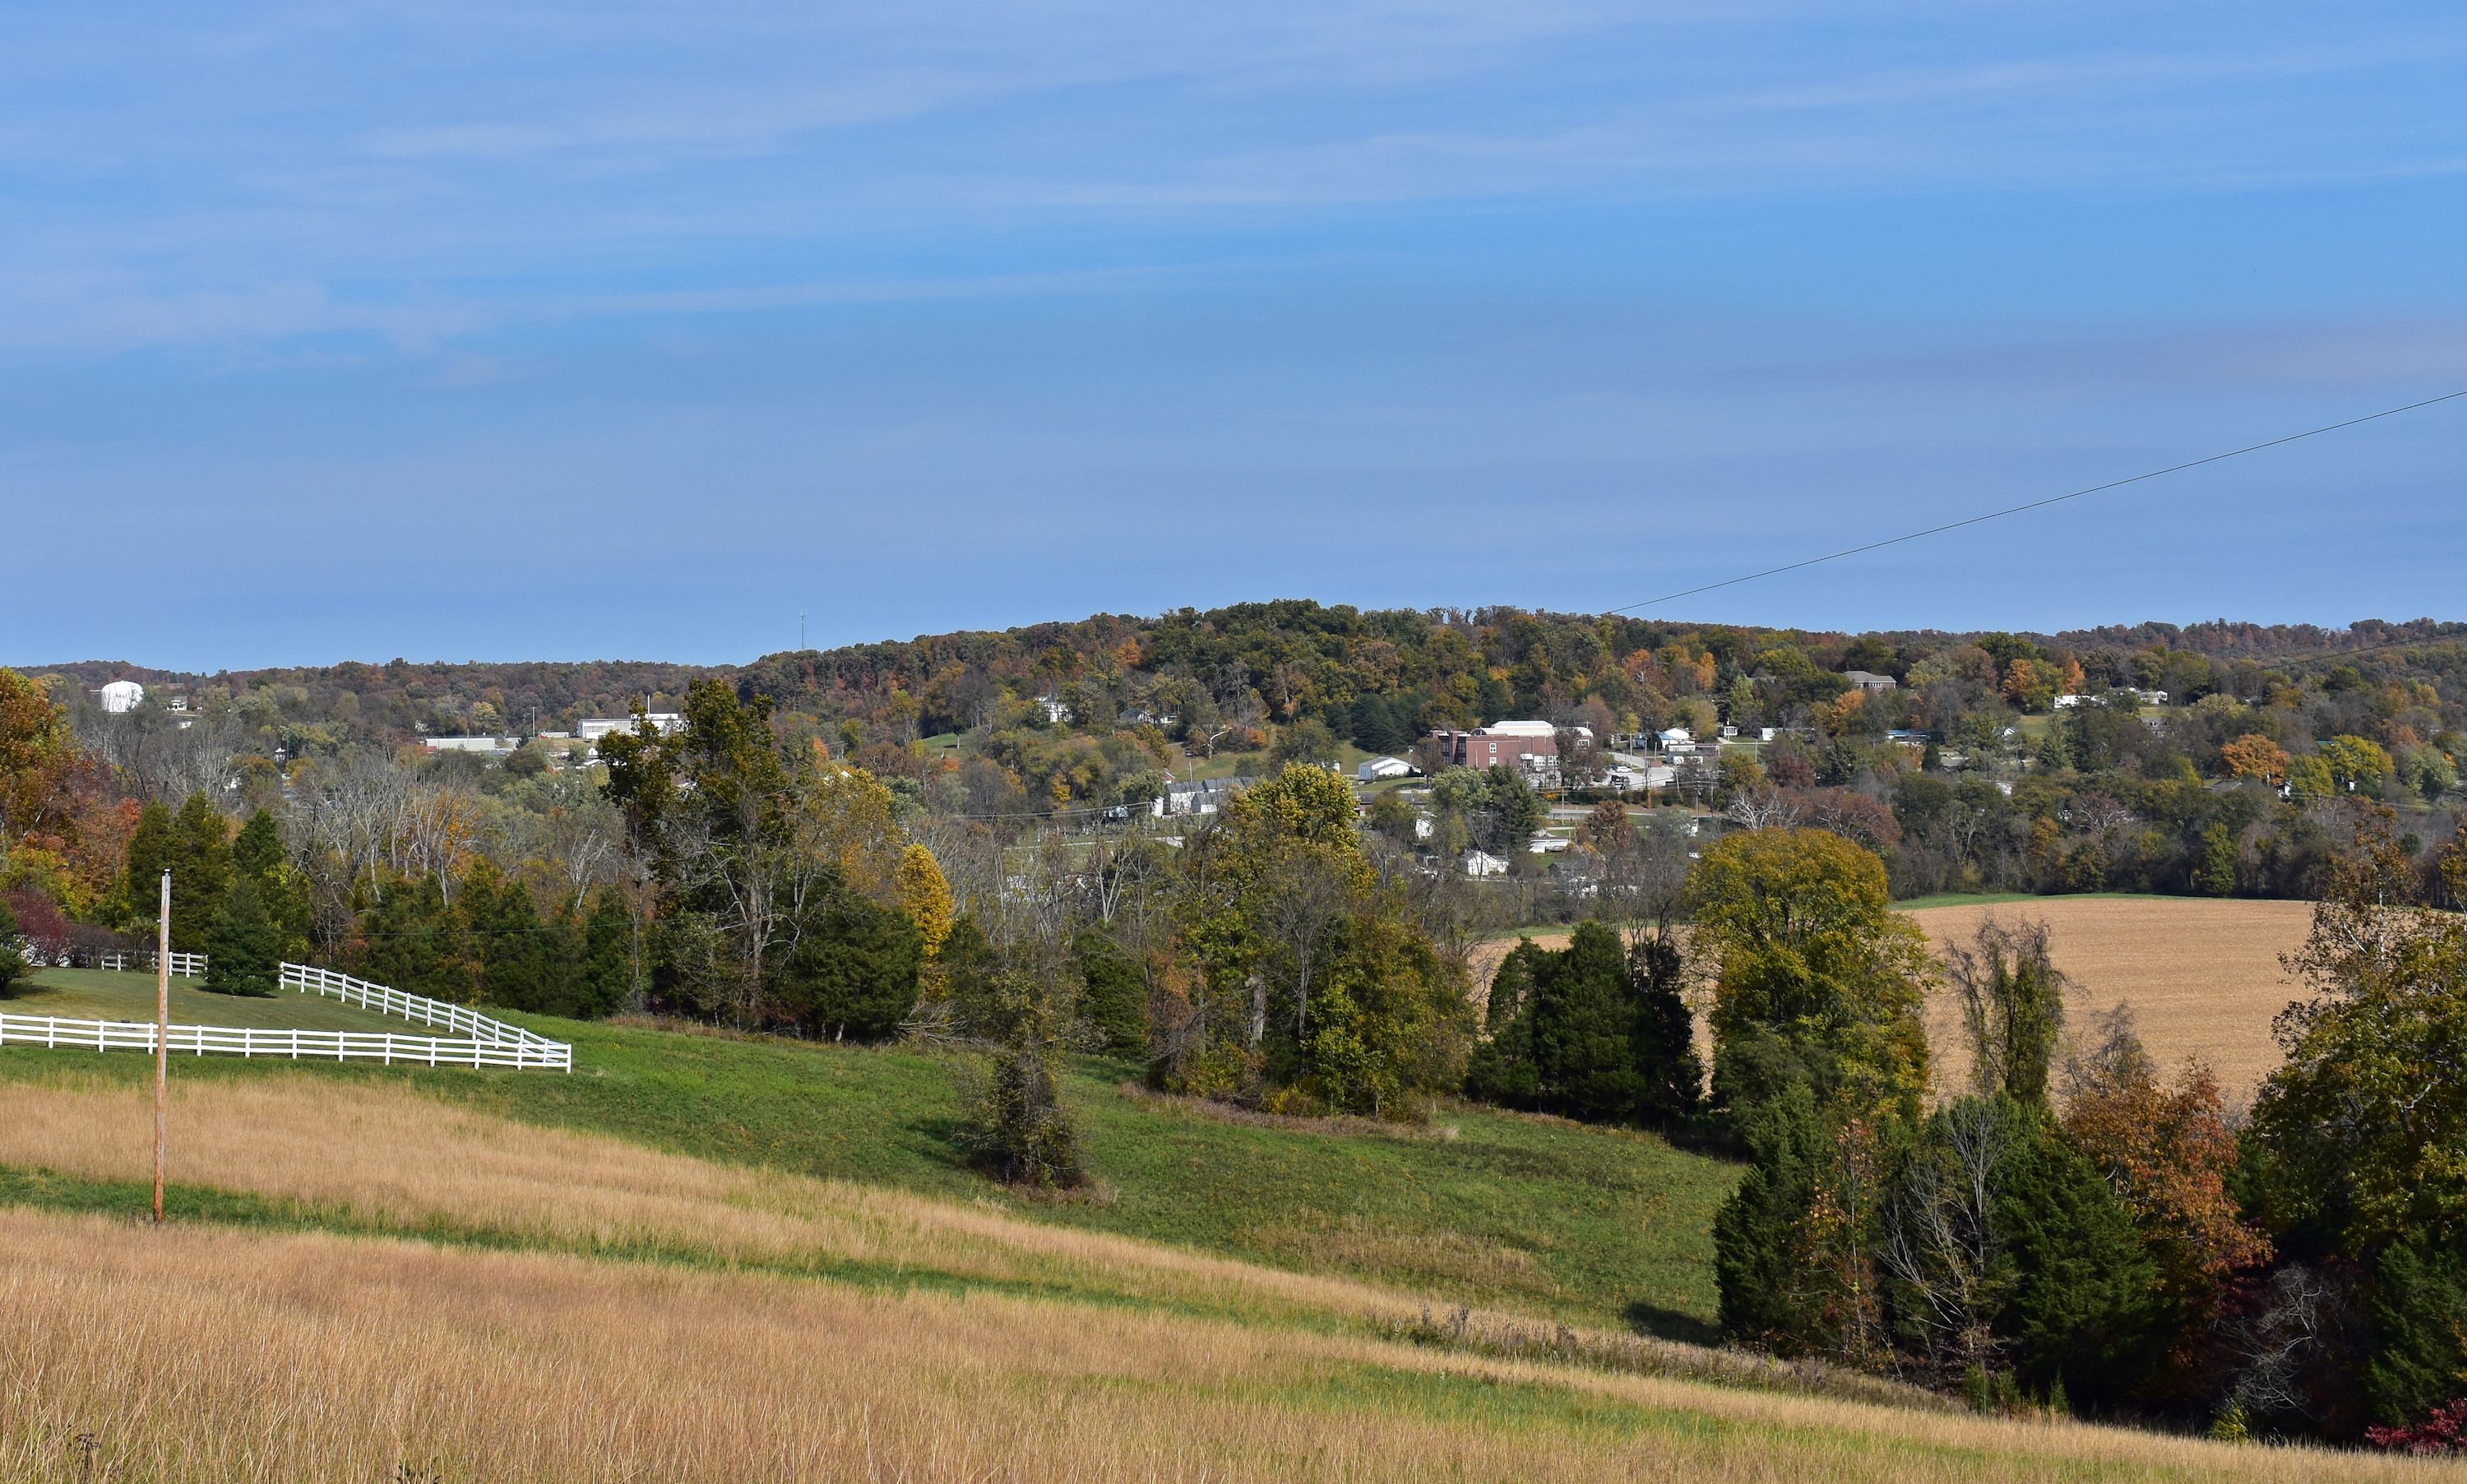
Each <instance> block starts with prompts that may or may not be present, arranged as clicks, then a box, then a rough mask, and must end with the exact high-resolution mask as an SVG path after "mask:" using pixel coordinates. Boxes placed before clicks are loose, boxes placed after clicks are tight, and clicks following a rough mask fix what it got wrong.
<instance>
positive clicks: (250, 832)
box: [231, 809, 308, 958]
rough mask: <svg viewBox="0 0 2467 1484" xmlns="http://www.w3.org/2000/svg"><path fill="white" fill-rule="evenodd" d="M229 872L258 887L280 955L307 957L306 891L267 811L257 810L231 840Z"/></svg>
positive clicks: (279, 826)
mask: <svg viewBox="0 0 2467 1484" xmlns="http://www.w3.org/2000/svg"><path fill="white" fill-rule="evenodd" d="M231 850H232V872H233V875H234V876H235V878H238V877H243V876H244V877H247V878H248V879H250V880H252V881H254V882H256V883H257V894H258V898H259V900H260V901H261V902H263V903H264V905H265V913H266V916H267V917H268V918H269V919H270V920H271V921H272V922H273V923H274V926H275V930H276V932H277V933H278V935H279V936H280V937H281V938H282V942H283V956H284V957H288V958H305V957H306V956H307V954H308V890H307V885H306V883H305V882H304V881H302V880H301V878H300V873H299V872H298V871H296V870H294V869H293V868H292V866H291V856H290V853H289V852H288V851H286V850H285V849H284V848H283V827H282V823H281V821H278V820H277V819H276V818H275V816H274V811H272V810H270V809H260V810H259V811H258V812H257V813H255V814H253V815H250V816H249V817H248V822H247V823H245V824H243V825H241V826H240V827H239V833H238V834H237V835H235V836H233V837H232V845H231Z"/></svg>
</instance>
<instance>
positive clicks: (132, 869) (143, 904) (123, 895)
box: [120, 801, 171, 927]
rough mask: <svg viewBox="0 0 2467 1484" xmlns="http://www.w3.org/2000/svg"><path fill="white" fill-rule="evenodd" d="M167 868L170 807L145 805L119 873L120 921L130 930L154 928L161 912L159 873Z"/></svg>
mask: <svg viewBox="0 0 2467 1484" xmlns="http://www.w3.org/2000/svg"><path fill="white" fill-rule="evenodd" d="M170 865H171V806H170V805H169V804H166V803H162V802H159V801H157V802H154V803H149V804H147V806H146V807H145V808H143V809H141V810H139V811H138V813H137V828H136V830H135V831H134V832H133V833H131V834H130V835H129V837H128V855H127V858H126V864H125V865H124V866H123V867H122V869H121V873H120V920H121V921H122V922H124V923H126V924H128V925H130V926H131V927H135V926H138V925H140V924H143V925H145V926H147V927H152V926H153V925H154V921H155V916H156V913H157V912H159V911H161V904H162V895H161V893H162V889H163V872H164V871H166V870H168V869H169V868H170Z"/></svg>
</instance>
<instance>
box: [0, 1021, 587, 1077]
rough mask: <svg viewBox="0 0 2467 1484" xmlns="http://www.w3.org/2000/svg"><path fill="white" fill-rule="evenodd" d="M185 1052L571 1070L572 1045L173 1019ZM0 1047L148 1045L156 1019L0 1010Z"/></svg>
mask: <svg viewBox="0 0 2467 1484" xmlns="http://www.w3.org/2000/svg"><path fill="white" fill-rule="evenodd" d="M167 1044H168V1045H169V1046H170V1048H171V1049H172V1050H173V1051H176V1052H179V1053H181V1054H183V1055H190V1056H205V1055H208V1054H212V1055H216V1056H250V1057H257V1056H272V1057H287V1058H289V1059H290V1060H292V1061H295V1062H296V1061H300V1060H303V1059H311V1060H316V1061H334V1062H383V1063H385V1064H386V1065H387V1066H389V1067H392V1066H395V1065H396V1064H409V1065H416V1066H423V1067H519V1068H538V1069H541V1070H548V1071H572V1070H573V1069H574V1050H573V1048H572V1047H571V1046H566V1045H565V1044H564V1043H562V1042H555V1041H540V1040H538V1038H536V1037H534V1038H533V1042H532V1044H530V1045H513V1044H505V1045H500V1044H498V1043H495V1042H488V1041H455V1040H447V1039H445V1038H443V1037H439V1036H397V1035H395V1034H394V1033H393V1032H391V1031H358V1030H252V1029H248V1028H245V1027H239V1026H226V1025H174V1026H172V1027H171V1030H170V1038H169V1040H168V1042H167ZM0 1046H53V1047H67V1048H70V1049H76V1050H87V1051H151V1050H153V1049H154V1026H153V1025H152V1024H151V1023H148V1022H145V1021H72V1020H63V1019H61V1018H60V1017H58V1016H54V1015H6V1014H0Z"/></svg>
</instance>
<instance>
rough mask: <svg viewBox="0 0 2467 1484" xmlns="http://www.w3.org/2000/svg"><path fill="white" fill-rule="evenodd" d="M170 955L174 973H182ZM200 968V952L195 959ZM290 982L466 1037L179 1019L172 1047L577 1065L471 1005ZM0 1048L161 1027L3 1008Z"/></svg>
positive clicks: (401, 1060) (349, 1058) (91, 1046)
mask: <svg viewBox="0 0 2467 1484" xmlns="http://www.w3.org/2000/svg"><path fill="white" fill-rule="evenodd" d="M180 957H181V956H180V955H177V954H175V955H173V956H172V969H171V972H173V973H174V974H177V973H179V972H180V969H179V959H180ZM190 957H193V958H195V959H196V960H197V961H198V963H199V965H200V966H202V965H203V963H204V961H205V956H203V955H201V954H198V955H190ZM282 981H283V986H284V987H285V988H289V989H295V990H298V991H300V992H301V993H302V994H312V995H319V996H323V997H325V998H327V999H331V1000H340V1001H343V1002H344V1003H346V1004H355V1005H359V1006H361V1007H363V1008H365V1009H370V1010H374V1011H376V1012H377V1013H378V1014H380V1015H392V1016H396V1017H397V1018H399V1019H402V1020H406V1021H417V1022H419V1023H421V1024H423V1025H441V1026H443V1027H445V1028H446V1029H448V1030H452V1031H457V1032H460V1035H459V1036H455V1037H442V1036H398V1035H396V1034H394V1033H392V1032H390V1031H357V1030H251V1029H247V1028H243V1027H238V1026H225V1025H174V1026H172V1027H171V1029H170V1036H169V1037H168V1038H167V1039H166V1042H165V1045H166V1046H168V1047H169V1048H170V1050H173V1051H179V1052H184V1053H186V1054H189V1055H192V1056H205V1055H209V1054H212V1055H216V1056H250V1057H256V1056H272V1057H287V1058H289V1059H290V1060H292V1061H299V1060H302V1059H304V1058H309V1059H314V1060H318V1061H338V1062H383V1063H385V1064H386V1065H387V1066H389V1067H391V1066H396V1065H401V1064H411V1065H419V1066H427V1067H516V1068H536V1069H539V1070H544V1071H572V1070H574V1047H572V1046H568V1045H566V1044H565V1043H564V1042H562V1041H551V1040H549V1039H548V1038H547V1037H546V1036H539V1035H534V1034H532V1032H530V1031H528V1030H525V1029H523V1028H522V1027H521V1026H519V1025H509V1024H507V1023H505V1022H503V1021H500V1020H493V1019H491V1018H489V1017H488V1016H486V1015H482V1014H480V1013H479V1012H478V1011H476V1010H473V1009H471V1008H470V1007H469V1006H467V1005H459V1004H449V1003H447V1002H446V1001H442V1000H431V999H429V998H428V997H427V996H425V995H413V994H406V993H405V992H403V991H402V990H399V989H390V988H388V987H387V986H385V985H383V984H372V983H370V982H369V981H368V980H366V979H355V978H351V976H350V975H348V974H336V973H334V972H333V971H331V970H329V969H317V968H311V967H309V966H308V965H307V964H304V963H286V964H284V965H283V980H282ZM0 1046H53V1047H61V1046H65V1047H70V1048H74V1049H83V1050H89V1051H151V1050H153V1049H154V1025H153V1023H151V1022H147V1021H74V1020H63V1019H61V1018H59V1017H58V1016H53V1015H6V1014H0Z"/></svg>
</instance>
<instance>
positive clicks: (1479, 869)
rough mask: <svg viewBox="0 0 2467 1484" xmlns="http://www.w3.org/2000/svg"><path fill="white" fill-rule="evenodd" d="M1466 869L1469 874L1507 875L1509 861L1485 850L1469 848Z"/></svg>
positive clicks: (1466, 856) (1465, 861) (1465, 859)
mask: <svg viewBox="0 0 2467 1484" xmlns="http://www.w3.org/2000/svg"><path fill="white" fill-rule="evenodd" d="M1464 870H1465V874H1466V875H1468V876H1505V875H1506V874H1507V863H1506V862H1505V861H1503V860H1501V859H1500V858H1499V857H1497V856H1495V855H1491V854H1489V853H1487V852H1485V851H1481V850H1468V851H1466V852H1465V858H1464Z"/></svg>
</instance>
